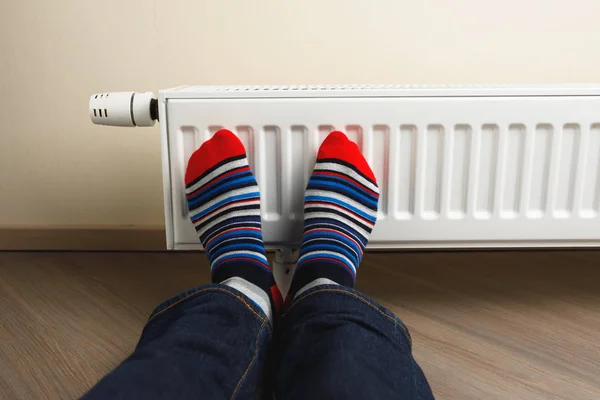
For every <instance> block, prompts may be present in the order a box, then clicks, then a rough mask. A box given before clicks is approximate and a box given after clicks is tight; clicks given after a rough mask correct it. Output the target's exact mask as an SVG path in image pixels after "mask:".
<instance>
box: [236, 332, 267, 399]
mask: <svg viewBox="0 0 600 400" xmlns="http://www.w3.org/2000/svg"><path fill="white" fill-rule="evenodd" d="M266 324H267V321H263V323H262V325H261V326H260V328H259V329H258V332H257V333H256V340H255V342H254V356H252V360H250V364H248V367H246V370H245V371H244V374H243V375H242V377H241V378H240V380H239V381H238V383H237V385H235V389H233V393H231V397H230V398H229V400H233V399H234V398H235V395H236V394H237V391H238V390H239V388H240V385H241V383H242V381H243V380H244V378H246V375H247V374H248V371H250V367H252V365H253V364H254V361H255V360H256V355H257V354H258V338H259V337H260V333H261V332H262V331H263V329H264V327H265V325H266Z"/></svg>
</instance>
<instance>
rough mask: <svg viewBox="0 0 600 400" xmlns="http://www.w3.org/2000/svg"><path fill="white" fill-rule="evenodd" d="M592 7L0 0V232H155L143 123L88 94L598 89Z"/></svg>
mask: <svg viewBox="0 0 600 400" xmlns="http://www.w3.org/2000/svg"><path fill="white" fill-rule="evenodd" d="M599 16H600V2H599V1H598V0H579V1H573V0H571V1H563V0H504V1H490V0H452V1H451V0H425V1H424V0H410V1H409V0H389V1H383V0H370V1H363V0H343V1H342V0H340V1H337V0H336V1H331V0H302V1H300V0H296V1H293V0H237V1H230V0H228V1H225V0H213V1H205V0H203V1H198V0H190V1H175V0H172V1H166V0H164V1H162V0H155V1H148V0H103V1H94V2H91V1H85V0H53V1H48V0H20V1H17V0H2V1H1V2H0V134H1V141H0V228H1V227H6V226H15V225H17V226H41V225H43V226H47V225H161V224H162V223H163V210H162V204H163V203H162V186H161V185H162V179H161V169H160V143H159V132H158V127H154V128H152V129H139V128H138V129H125V128H123V129H120V128H103V127H98V126H94V125H92V124H91V123H90V121H89V118H88V116H87V103H88V96H89V95H90V94H91V93H94V92H98V91H119V90H137V91H146V90H152V91H154V92H156V91H157V90H158V89H162V88H167V87H171V86H176V85H181V84H277V83H298V84H302V83H404V82H407V83H413V82H419V83H485V82H487V83H506V82H514V83H558V82H586V81H587V82H593V81H595V82H600V51H599V50H600V29H599V25H598V21H599V19H598V18H599Z"/></svg>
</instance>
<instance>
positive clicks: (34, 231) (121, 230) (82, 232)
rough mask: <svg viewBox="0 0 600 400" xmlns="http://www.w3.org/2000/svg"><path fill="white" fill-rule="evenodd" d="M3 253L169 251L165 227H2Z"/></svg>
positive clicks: (0, 239)
mask: <svg viewBox="0 0 600 400" xmlns="http://www.w3.org/2000/svg"><path fill="white" fill-rule="evenodd" d="M0 250H29V251H31V250H80V251H81V250H106V251H110V250H115V251H122V250H144V251H148V250H157V251H161V250H166V241H165V228H164V227H162V226H149V227H148V226H142V227H139V226H83V227H82V226H75V227H64V226H58V227H54V226H50V227H0Z"/></svg>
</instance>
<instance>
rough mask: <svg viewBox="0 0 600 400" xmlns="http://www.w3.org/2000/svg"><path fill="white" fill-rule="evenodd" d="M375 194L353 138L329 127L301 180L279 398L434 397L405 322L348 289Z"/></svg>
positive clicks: (279, 348)
mask: <svg viewBox="0 0 600 400" xmlns="http://www.w3.org/2000/svg"><path fill="white" fill-rule="evenodd" d="M378 198H379V194H378V188H377V184H376V180H375V177H374V176H373V172H372V171H371V169H370V168H369V166H368V164H367V162H366V161H365V160H364V158H363V157H362V155H361V154H360V151H359V149H358V147H357V146H356V145H355V144H354V143H352V142H350V141H349V140H348V139H347V138H346V137H345V135H343V134H342V133H340V132H333V133H331V134H330V135H329V136H328V137H327V138H326V139H325V141H324V142H323V144H322V146H321V148H320V149H319V154H318V156H317V163H316V166H315V170H314V172H313V175H312V176H311V178H310V180H309V183H308V187H307V192H306V197H305V206H304V218H305V224H304V234H303V239H302V245H301V248H300V258H299V261H298V266H297V269H296V272H295V274H294V278H293V279H292V284H291V289H290V293H289V295H288V301H289V305H288V308H287V311H286V312H285V313H284V314H283V315H282V316H281V318H280V323H279V325H278V328H279V331H278V333H277V338H276V345H275V349H274V350H275V354H276V355H277V356H276V357H277V362H276V364H275V366H276V368H277V370H276V371H277V372H276V375H275V384H274V388H275V394H276V397H277V398H279V399H305V398H311V399H313V398H314V399H318V398H323V399H325V398H326V399H332V398H333V399H336V398H337V399H388V398H390V399H392V398H395V399H398V398H400V399H431V398H433V395H432V393H431V389H430V388H429V384H428V383H427V380H426V379H425V376H424V375H423V372H422V371H421V369H420V368H419V366H418V365H417V363H416V362H415V360H414V358H413V356H412V353H411V338H410V335H409V333H408V330H407V329H406V327H405V326H404V324H403V323H402V322H401V321H400V320H399V319H398V318H397V317H396V316H394V314H392V313H391V312H390V311H388V310H386V309H385V308H384V307H382V306H380V305H379V304H377V303H376V302H375V301H373V300H371V299H369V298H367V297H366V296H364V295H362V294H361V293H359V292H357V291H356V290H354V289H353V287H354V282H355V279H356V272H357V270H358V266H359V264H360V261H361V259H362V253H363V251H364V249H365V246H366V245H367V242H368V239H369V235H370V233H371V231H372V229H373V226H374V224H375V221H376V213H377V203H378Z"/></svg>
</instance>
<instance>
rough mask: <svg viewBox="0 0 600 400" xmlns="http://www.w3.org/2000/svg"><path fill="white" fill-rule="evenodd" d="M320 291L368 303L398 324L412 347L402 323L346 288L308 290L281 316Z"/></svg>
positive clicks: (283, 315)
mask: <svg viewBox="0 0 600 400" xmlns="http://www.w3.org/2000/svg"><path fill="white" fill-rule="evenodd" d="M321 292H336V293H341V294H345V295H349V296H352V297H354V298H356V299H358V300H360V301H362V302H363V303H365V304H366V305H368V306H369V307H371V308H373V309H374V310H375V311H377V312H378V313H379V314H381V315H383V316H384V317H386V318H387V319H389V320H390V321H392V323H394V325H397V326H399V327H400V328H401V329H402V332H403V333H404V337H405V338H406V340H407V341H408V344H409V346H410V347H411V348H412V339H411V338H410V335H409V334H408V332H407V329H406V327H404V326H403V324H400V323H398V321H396V319H395V318H392V317H391V316H389V315H387V314H386V313H384V312H383V311H381V310H380V309H379V308H377V307H375V306H374V305H373V304H371V302H370V301H368V300H367V299H364V298H362V297H360V296H358V295H356V294H354V293H352V292H349V291H346V290H341V289H332V288H328V289H319V290H315V291H314V292H308V293H306V294H304V295H302V296H300V297H299V298H298V299H296V300H295V301H293V302H292V304H291V305H290V306H289V308H288V309H287V311H286V312H285V313H283V314H282V315H281V316H282V317H285V316H286V315H287V313H288V312H289V311H290V310H291V309H292V307H294V306H295V305H296V304H298V303H299V302H300V301H301V300H302V299H305V298H307V297H308V296H311V295H313V294H317V293H321Z"/></svg>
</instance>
